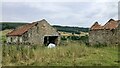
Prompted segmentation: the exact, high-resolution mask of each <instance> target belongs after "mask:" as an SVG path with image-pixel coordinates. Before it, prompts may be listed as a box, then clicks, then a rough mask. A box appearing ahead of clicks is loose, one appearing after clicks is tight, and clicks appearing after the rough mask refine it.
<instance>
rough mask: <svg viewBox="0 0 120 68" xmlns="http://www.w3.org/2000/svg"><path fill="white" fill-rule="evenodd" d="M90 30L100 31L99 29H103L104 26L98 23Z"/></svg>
mask: <svg viewBox="0 0 120 68" xmlns="http://www.w3.org/2000/svg"><path fill="white" fill-rule="evenodd" d="M90 29H91V30H98V29H102V26H101V25H100V24H99V23H98V22H95V23H94V24H93V25H92V27H91V28H90Z"/></svg>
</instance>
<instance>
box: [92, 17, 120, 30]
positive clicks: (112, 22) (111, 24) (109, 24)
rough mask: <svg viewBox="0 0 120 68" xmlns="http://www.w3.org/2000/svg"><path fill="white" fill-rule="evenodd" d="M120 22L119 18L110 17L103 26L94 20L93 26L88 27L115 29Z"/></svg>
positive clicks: (93, 28)
mask: <svg viewBox="0 0 120 68" xmlns="http://www.w3.org/2000/svg"><path fill="white" fill-rule="evenodd" d="M119 24H120V20H113V19H110V20H109V21H108V22H107V23H106V24H105V25H104V26H101V25H99V24H98V22H95V24H93V26H92V27H91V28H90V29H91V30H99V29H108V30H111V29H116V28H117V27H118V25H119Z"/></svg>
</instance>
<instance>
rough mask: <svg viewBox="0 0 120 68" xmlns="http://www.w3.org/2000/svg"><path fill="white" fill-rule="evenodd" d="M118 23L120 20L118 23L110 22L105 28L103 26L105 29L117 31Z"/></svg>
mask: <svg viewBox="0 0 120 68" xmlns="http://www.w3.org/2000/svg"><path fill="white" fill-rule="evenodd" d="M118 21H119V20H117V21H115V20H109V21H108V22H107V23H106V24H105V25H104V26H103V28H104V29H110V30H111V29H116V28H117V27H118V24H119V23H118Z"/></svg>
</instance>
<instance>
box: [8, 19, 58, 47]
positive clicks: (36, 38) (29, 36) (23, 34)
mask: <svg viewBox="0 0 120 68" xmlns="http://www.w3.org/2000/svg"><path fill="white" fill-rule="evenodd" d="M6 36H7V43H9V44H40V45H43V44H44V45H48V44H49V43H54V44H56V45H58V44H59V42H60V34H59V33H58V31H57V30H56V29H55V28H53V27H52V26H51V25H50V24H49V23H48V22H47V21H46V20H45V19H43V20H41V21H37V22H33V23H30V24H26V25H23V26H20V27H18V28H16V29H14V30H13V31H12V32H10V33H8V34H7V35H6Z"/></svg>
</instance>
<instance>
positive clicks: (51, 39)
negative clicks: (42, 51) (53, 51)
mask: <svg viewBox="0 0 120 68" xmlns="http://www.w3.org/2000/svg"><path fill="white" fill-rule="evenodd" d="M57 42H58V36H45V37H44V45H45V46H48V44H49V43H53V44H55V45H57Z"/></svg>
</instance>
